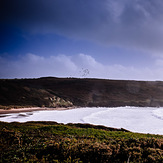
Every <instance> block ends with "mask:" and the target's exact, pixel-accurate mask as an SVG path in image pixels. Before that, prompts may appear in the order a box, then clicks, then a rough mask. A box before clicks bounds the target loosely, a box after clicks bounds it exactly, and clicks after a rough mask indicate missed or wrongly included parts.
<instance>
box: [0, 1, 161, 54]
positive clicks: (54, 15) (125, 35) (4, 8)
mask: <svg viewBox="0 0 163 163" xmlns="http://www.w3.org/2000/svg"><path fill="white" fill-rule="evenodd" d="M162 9H163V1H162V0H132V1H131V0H103V1H101V0H46V1H45V0H14V1H13V0H12V1H11V0H2V1H1V8H0V14H1V15H2V16H1V25H2V26H1V28H2V29H1V32H2V31H4V30H5V28H6V26H13V27H16V28H19V29H21V30H25V31H28V32H30V33H33V34H47V33H56V34H60V35H63V36H66V37H70V38H75V39H84V40H91V41H95V42H97V43H100V44H104V45H105V46H119V47H125V48H135V49H140V50H143V51H147V52H148V53H149V52H150V54H152V55H162V51H163V45H162V43H163V28H162V26H163V10H162Z"/></svg>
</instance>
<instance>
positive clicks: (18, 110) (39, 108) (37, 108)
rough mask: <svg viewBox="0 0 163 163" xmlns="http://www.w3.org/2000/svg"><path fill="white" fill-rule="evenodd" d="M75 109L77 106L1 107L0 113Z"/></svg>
mask: <svg viewBox="0 0 163 163" xmlns="http://www.w3.org/2000/svg"><path fill="white" fill-rule="evenodd" d="M70 109H75V107H67V108H66V107H65V108H64V107H57V108H48V107H31V108H18V109H15V108H11V109H8V110H6V109H0V114H10V113H21V112H32V111H43V110H58V111H61V110H70Z"/></svg>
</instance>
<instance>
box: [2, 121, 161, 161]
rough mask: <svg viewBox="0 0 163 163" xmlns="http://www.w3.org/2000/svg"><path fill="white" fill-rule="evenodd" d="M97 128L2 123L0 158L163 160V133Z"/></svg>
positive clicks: (11, 159)
mask: <svg viewBox="0 0 163 163" xmlns="http://www.w3.org/2000/svg"><path fill="white" fill-rule="evenodd" d="M79 126H80V127H79ZM95 128H97V126H93V125H92V126H91V125H85V124H84V125H82V124H76V125H75V124H70V125H63V124H57V123H55V122H28V123H3V122H0V161H1V162H28V161H31V162H80V161H81V162H85V163H88V162H91V163H96V162H97V163H100V162H101V163H105V162H114V163H115V162H117V163H120V162H127V160H128V159H129V160H130V162H152V163H153V162H163V156H162V155H163V136H159V135H150V134H138V133H132V132H124V131H116V129H112V128H103V127H101V128H103V129H100V127H99V129H95Z"/></svg>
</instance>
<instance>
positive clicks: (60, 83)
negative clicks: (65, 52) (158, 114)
mask: <svg viewBox="0 0 163 163" xmlns="http://www.w3.org/2000/svg"><path fill="white" fill-rule="evenodd" d="M0 105H1V107H3V106H8V107H10V106H15V107H16V106H17V107H26V106H40V107H43V106H46V107H60V106H64V107H69V106H89V107H91V106H101V107H104V106H107V107H116V106H126V105H127V106H144V107H146V106H150V107H152V106H155V107H159V106H163V82H161V81H127V80H126V81H125V80H105V79H77V78H54V77H45V78H38V79H0Z"/></svg>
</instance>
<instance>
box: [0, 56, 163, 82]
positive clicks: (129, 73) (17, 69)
mask: <svg viewBox="0 0 163 163" xmlns="http://www.w3.org/2000/svg"><path fill="white" fill-rule="evenodd" d="M156 63H157V64H158V66H157V65H156V68H155V69H150V68H134V67H125V66H122V65H116V64H113V65H109V66H108V65H103V64H102V63H99V62H97V61H96V60H95V59H94V58H93V57H91V56H89V55H86V54H78V55H76V56H75V57H72V56H66V55H58V56H51V57H48V58H45V57H40V56H38V55H35V54H31V53H29V54H26V55H24V56H20V57H19V58H18V59H17V60H15V61H13V60H7V59H5V58H2V57H0V77H1V78H28V77H31V78H37V77H44V76H56V77H80V78H105V79H128V77H130V80H147V79H148V80H162V79H163V74H162V72H163V61H162V60H159V61H158V60H156Z"/></svg>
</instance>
